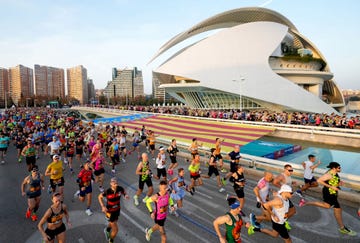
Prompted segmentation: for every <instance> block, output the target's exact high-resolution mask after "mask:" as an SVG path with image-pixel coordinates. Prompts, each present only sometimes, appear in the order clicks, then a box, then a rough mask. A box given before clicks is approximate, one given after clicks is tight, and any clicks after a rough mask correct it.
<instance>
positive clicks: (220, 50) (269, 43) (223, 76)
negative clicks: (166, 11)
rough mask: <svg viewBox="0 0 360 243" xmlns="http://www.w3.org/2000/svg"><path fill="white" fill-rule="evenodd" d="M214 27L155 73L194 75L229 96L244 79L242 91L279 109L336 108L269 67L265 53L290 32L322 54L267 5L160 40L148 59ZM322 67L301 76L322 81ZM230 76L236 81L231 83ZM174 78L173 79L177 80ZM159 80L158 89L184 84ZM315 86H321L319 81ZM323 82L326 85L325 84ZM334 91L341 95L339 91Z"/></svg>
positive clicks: (295, 40)
mask: <svg viewBox="0 0 360 243" xmlns="http://www.w3.org/2000/svg"><path fill="white" fill-rule="evenodd" d="M218 28H225V29H223V30H221V31H219V32H217V33H215V34H213V35H212V36H210V37H208V38H205V39H203V40H201V41H199V42H197V43H195V44H192V45H190V46H188V47H186V48H184V49H182V50H181V51H179V52H178V53H176V54H175V55H173V56H172V57H171V58H169V59H168V60H167V61H165V62H164V63H163V64H162V65H161V66H160V67H158V68H157V69H156V70H154V72H155V73H163V74H168V75H173V76H180V77H186V78H187V79H191V80H198V81H199V83H198V84H197V85H198V87H204V88H208V89H211V90H218V91H219V92H224V93H229V94H234V95H239V93H240V84H239V82H240V81H239V80H242V79H244V80H243V81H241V95H242V96H243V97H246V98H248V99H249V100H253V101H255V102H257V103H258V104H261V105H264V104H267V105H268V106H269V107H281V109H283V110H298V111H307V112H315V113H316V112H318V113H323V112H326V113H332V112H337V111H336V110H335V109H334V108H332V107H331V106H330V105H329V104H326V103H325V102H323V101H322V99H321V91H320V98H319V96H317V95H314V94H313V93H311V92H309V91H307V90H305V89H304V88H302V87H300V86H298V85H297V84H295V83H294V82H292V81H290V80H288V79H287V78H284V77H282V76H280V75H281V74H284V73H286V72H287V71H286V70H285V69H284V70H281V71H279V70H277V73H276V72H275V71H274V70H273V69H272V68H271V66H270V64H269V57H270V56H272V55H273V54H274V52H276V50H278V49H279V46H280V45H281V43H282V41H283V40H284V38H285V36H287V35H289V33H290V34H291V36H292V37H293V43H292V44H293V45H294V47H295V48H307V49H310V50H312V52H313V54H314V57H317V58H321V59H322V60H323V61H324V62H325V63H326V60H325V58H324V56H323V55H322V54H321V53H320V51H319V50H318V49H317V48H316V47H315V46H314V45H313V44H312V43H311V42H310V41H309V40H308V39H307V38H305V37H304V36H302V35H301V34H300V33H299V32H298V30H297V29H296V27H295V26H294V25H293V24H292V23H291V22H290V21H289V20H288V19H287V18H285V17H284V16H282V15H281V14H278V13H276V12H274V11H272V10H269V9H264V8H257V7H253V8H241V9H235V10H231V11H227V12H224V13H221V14H218V15H216V16H214V17H211V18H209V19H207V20H204V21H202V22H201V23H199V24H197V25H195V26H194V27H192V28H190V29H189V30H187V31H184V32H182V33H180V34H178V35H177V36H175V37H174V38H172V39H171V40H170V41H168V42H167V43H166V44H164V45H163V46H162V47H161V48H160V49H159V51H158V53H157V54H156V55H155V57H154V58H153V59H155V58H157V57H158V56H159V55H161V54H162V53H163V52H165V51H167V50H168V49H170V48H171V47H173V46H174V45H176V44H178V43H180V42H182V41H184V40H185V39H187V38H190V37H191V36H194V35H196V34H199V33H202V32H206V31H209V30H213V29H218ZM153 59H152V60H153ZM323 71H324V72H323V75H321V72H320V71H319V72H312V73H311V72H308V73H305V74H303V76H305V77H306V76H311V75H315V76H317V78H318V77H324V78H323V80H324V81H326V80H329V78H330V79H331V78H332V74H331V73H330V70H329V67H328V65H326V66H325V67H324V69H323ZM289 73H291V71H289ZM297 74H299V72H297ZM288 76H289V75H288ZM233 80H238V81H237V83H235V82H233ZM330 81H331V82H332V84H333V88H334V89H336V91H334V92H336V93H337V94H338V93H339V88H338V87H337V86H336V84H335V83H334V81H333V80H330ZM173 82H175V83H177V81H176V79H175V80H174V81H173ZM160 83H162V85H161V86H160V88H166V90H169V91H171V92H172V93H173V94H174V92H175V90H176V92H177V93H178V94H179V90H180V89H181V87H185V86H184V85H185V84H181V83H177V84H171V85H170V84H166V83H167V82H166V83H164V82H161V81H160ZM174 85H175V86H174ZM319 85H320V86H319V90H320V89H322V86H321V82H320V83H319ZM324 85H327V87H328V83H326V84H325V83H324ZM175 87H176V88H175ZM180 93H181V92H180ZM315 93H316V91H315ZM338 96H340V97H341V98H342V95H341V93H340V95H339V94H338ZM339 104H340V105H341V102H338V104H337V105H339Z"/></svg>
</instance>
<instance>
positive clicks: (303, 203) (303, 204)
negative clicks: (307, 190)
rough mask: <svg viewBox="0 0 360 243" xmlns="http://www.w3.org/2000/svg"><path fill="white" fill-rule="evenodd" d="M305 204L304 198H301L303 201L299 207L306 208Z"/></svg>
mask: <svg viewBox="0 0 360 243" xmlns="http://www.w3.org/2000/svg"><path fill="white" fill-rule="evenodd" d="M305 203H306V201H305V199H304V198H301V199H300V202H299V207H303V206H305Z"/></svg>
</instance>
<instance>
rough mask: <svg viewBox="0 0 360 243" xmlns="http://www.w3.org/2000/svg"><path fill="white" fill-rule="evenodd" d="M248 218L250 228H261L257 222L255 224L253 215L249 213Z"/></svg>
mask: <svg viewBox="0 0 360 243" xmlns="http://www.w3.org/2000/svg"><path fill="white" fill-rule="evenodd" d="M249 218H250V224H251V225H252V226H254V227H255V228H258V229H259V228H261V225H260V224H259V223H258V222H256V216H255V214H253V213H250V215H249Z"/></svg>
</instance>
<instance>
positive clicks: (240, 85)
mask: <svg viewBox="0 0 360 243" xmlns="http://www.w3.org/2000/svg"><path fill="white" fill-rule="evenodd" d="M244 81H245V77H243V76H240V79H234V80H233V82H239V91H240V93H239V97H240V98H239V108H240V112H242V107H243V105H242V83H243V82H244Z"/></svg>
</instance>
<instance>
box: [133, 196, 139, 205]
mask: <svg viewBox="0 0 360 243" xmlns="http://www.w3.org/2000/svg"><path fill="white" fill-rule="evenodd" d="M134 204H135V206H138V205H139V199H138V196H136V195H135V196H134Z"/></svg>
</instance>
